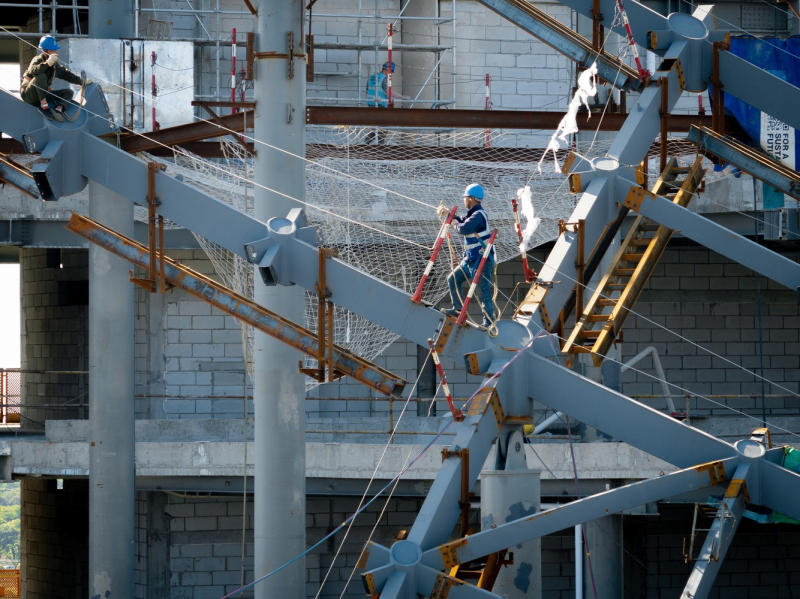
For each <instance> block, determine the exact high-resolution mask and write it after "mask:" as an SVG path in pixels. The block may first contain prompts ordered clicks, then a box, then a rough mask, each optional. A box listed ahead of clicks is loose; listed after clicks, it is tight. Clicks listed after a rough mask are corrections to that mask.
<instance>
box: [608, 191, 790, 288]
mask: <svg viewBox="0 0 800 599" xmlns="http://www.w3.org/2000/svg"><path fill="white" fill-rule="evenodd" d="M625 184H626V183H623V185H625ZM631 185H633V184H632V183H631ZM632 209H633V210H634V211H636V212H637V213H639V214H640V215H642V216H646V217H647V218H649V219H652V220H654V221H655V222H657V223H659V224H661V225H664V226H665V227H669V228H670V229H674V230H675V231H676V232H679V233H680V234H681V235H683V236H684V237H688V238H689V239H691V240H693V241H696V242H697V243H699V244H701V245H703V246H705V247H707V248H708V249H710V250H714V251H715V252H717V253H718V254H721V255H723V256H726V257H727V258H730V259H731V260H733V261H734V262H738V263H739V264H741V265H742V266H746V267H747V268H751V269H753V270H754V271H756V272H757V273H761V274H762V275H764V276H765V277H767V278H769V279H772V280H773V281H775V282H776V283H780V284H781V285H784V286H786V287H788V288H789V289H791V290H793V291H794V290H797V289H798V288H800V264H798V263H797V262H794V261H792V260H789V259H788V258H785V257H784V256H781V255H780V254H777V253H775V252H773V251H772V250H770V249H768V248H766V247H764V246H762V245H759V244H757V243H755V242H753V241H750V240H749V239H747V238H745V237H742V236H741V235H737V234H736V233H734V232H733V231H730V230H728V229H726V228H725V227H722V226H720V225H718V224H716V223H714V222H712V221H710V220H708V219H707V218H704V217H703V216H701V215H699V214H696V213H694V212H692V211H691V210H687V209H686V208H683V207H681V206H678V205H677V204H673V203H672V202H671V201H669V200H667V199H665V198H662V197H659V196H656V195H654V194H652V193H649V192H648V193H645V194H644V199H643V200H642V203H641V204H640V205H638V206H633V207H632Z"/></svg>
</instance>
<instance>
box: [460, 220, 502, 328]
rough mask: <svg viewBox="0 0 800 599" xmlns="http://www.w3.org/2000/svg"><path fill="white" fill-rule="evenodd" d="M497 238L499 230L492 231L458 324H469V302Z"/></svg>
mask: <svg viewBox="0 0 800 599" xmlns="http://www.w3.org/2000/svg"><path fill="white" fill-rule="evenodd" d="M495 237H497V229H495V230H494V231H492V236H491V237H490V238H489V243H487V244H486V247H485V248H484V250H483V257H482V258H481V263H480V264H478V269H477V270H476V271H475V276H474V277H473V279H472V284H471V285H470V286H469V291H468V292H467V297H466V299H465V300H464V307H463V308H461V314H459V315H458V320H456V324H459V325H463V324H464V323H465V322H467V308H468V307H469V302H470V301H471V300H472V296H473V295H475V288H476V287H477V286H478V281H480V280H481V274H483V268H484V266H486V260H487V259H488V258H489V253H490V252H491V251H492V246H493V245H494V239H495Z"/></svg>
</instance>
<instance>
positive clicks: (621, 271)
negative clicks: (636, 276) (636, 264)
mask: <svg viewBox="0 0 800 599" xmlns="http://www.w3.org/2000/svg"><path fill="white" fill-rule="evenodd" d="M635 272H636V269H635V268H615V269H614V274H615V275H618V276H620V277H629V276H631V275H632V274H633V273H635Z"/></svg>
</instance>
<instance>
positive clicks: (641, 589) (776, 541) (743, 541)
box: [623, 504, 800, 599]
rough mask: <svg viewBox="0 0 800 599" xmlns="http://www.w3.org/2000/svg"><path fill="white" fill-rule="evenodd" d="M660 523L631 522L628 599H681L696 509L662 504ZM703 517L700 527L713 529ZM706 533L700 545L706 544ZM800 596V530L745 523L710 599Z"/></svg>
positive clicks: (628, 530)
mask: <svg viewBox="0 0 800 599" xmlns="http://www.w3.org/2000/svg"><path fill="white" fill-rule="evenodd" d="M658 509H659V517H658V518H626V519H625V524H624V527H625V528H624V536H625V542H624V543H625V552H624V558H623V559H624V576H625V583H626V584H625V596H626V597H643V598H646V599H667V598H668V597H669V598H672V597H677V596H679V595H680V593H681V591H682V589H683V587H684V585H685V584H686V580H687V578H688V575H689V572H690V570H691V568H692V566H693V562H690V563H689V564H685V563H684V558H683V553H684V539H685V540H686V547H688V546H689V541H690V537H691V531H692V526H691V522H692V516H693V510H694V507H693V506H691V505H690V506H687V505H673V504H659V506H658ZM708 523H709V521H708V520H703V518H702V516H701V517H700V519H699V520H698V528H708ZM704 535H705V533H704V532H703V533H699V537H698V540H697V541H695V548H696V549H695V553H694V556H693V557H696V555H697V553H696V552H697V543H702V540H703V539H704ZM798 592H800V526H798V525H792V524H779V525H776V524H758V523H756V522H754V521H752V520H749V519H747V518H744V519H743V520H742V522H741V524H740V525H739V528H738V529H737V531H736V534H735V535H734V536H733V539H732V541H731V546H730V548H729V549H728V553H727V555H726V557H725V560H724V561H723V562H722V566H721V568H720V572H719V574H718V575H717V578H716V580H715V583H714V588H712V589H711V592H710V594H709V597H710V598H711V599H756V598H759V597H770V598H773V597H792V596H796V595H797V593H798Z"/></svg>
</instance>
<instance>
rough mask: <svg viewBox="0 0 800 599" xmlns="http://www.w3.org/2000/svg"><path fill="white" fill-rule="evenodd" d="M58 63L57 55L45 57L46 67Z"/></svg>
mask: <svg viewBox="0 0 800 599" xmlns="http://www.w3.org/2000/svg"><path fill="white" fill-rule="evenodd" d="M57 62H58V54H51V55H50V56H48V57H47V66H49V67H52V66H53V65H54V64H56V63H57Z"/></svg>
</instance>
